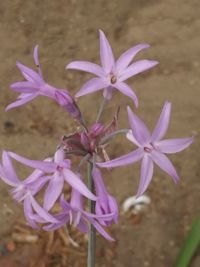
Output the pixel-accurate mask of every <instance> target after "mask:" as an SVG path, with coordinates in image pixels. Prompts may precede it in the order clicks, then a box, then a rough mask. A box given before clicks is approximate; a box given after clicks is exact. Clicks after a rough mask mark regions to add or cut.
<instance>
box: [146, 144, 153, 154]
mask: <svg viewBox="0 0 200 267" xmlns="http://www.w3.org/2000/svg"><path fill="white" fill-rule="evenodd" d="M144 151H145V152H147V153H150V152H151V151H152V149H151V148H149V147H146V146H145V147H144Z"/></svg>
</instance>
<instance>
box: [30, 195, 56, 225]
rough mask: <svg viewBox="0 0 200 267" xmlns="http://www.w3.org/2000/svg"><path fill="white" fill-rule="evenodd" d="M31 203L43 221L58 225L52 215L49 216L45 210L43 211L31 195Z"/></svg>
mask: <svg viewBox="0 0 200 267" xmlns="http://www.w3.org/2000/svg"><path fill="white" fill-rule="evenodd" d="M30 201H31V205H32V207H33V209H34V210H35V212H36V213H37V214H38V215H39V216H40V217H41V218H43V219H45V220H46V222H52V223H57V222H58V220H57V219H55V218H54V216H52V215H51V214H49V213H48V212H47V211H46V210H45V209H43V208H42V207H41V206H40V205H39V204H38V203H37V201H36V200H35V199H34V197H32V196H31V195H30Z"/></svg>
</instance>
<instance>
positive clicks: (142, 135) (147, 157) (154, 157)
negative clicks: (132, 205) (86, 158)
mask: <svg viewBox="0 0 200 267" xmlns="http://www.w3.org/2000/svg"><path fill="white" fill-rule="evenodd" d="M170 113H171V103H169V102H166V103H165V104H164V106H163V109H162V112H161V115H160V118H159V120H158V122H157V125H156V127H155V129H154V131H153V133H152V134H150V132H149V130H148V129H147V127H146V125H145V124H144V122H143V121H142V120H140V119H139V118H138V117H137V116H136V115H135V114H134V113H133V112H132V111H131V109H130V108H129V107H128V117H129V123H130V126H131V130H130V131H129V132H128V134H127V138H128V139H129V140H130V141H131V142H132V143H134V144H135V145H136V146H138V149H136V150H134V151H133V152H130V153H129V154H127V155H124V156H122V157H119V158H117V159H114V160H111V161H108V162H104V163H99V164H98V166H100V167H106V168H108V167H117V166H126V165H128V164H131V163H134V162H137V161H139V160H141V159H142V164H141V178H140V184H139V189H138V192H137V196H140V195H142V194H143V193H144V192H145V191H146V189H147V187H148V185H149V183H150V181H151V179H152V175H153V166H154V165H153V163H155V164H156V165H158V166H159V167H160V168H161V169H162V170H164V171H165V172H166V173H168V174H169V175H170V176H171V177H172V178H173V180H174V182H175V183H177V182H178V180H179V177H178V174H177V172H176V170H175V168H174V166H173V165H172V163H171V161H170V160H169V159H168V158H167V157H166V156H165V153H166V154H173V153H176V152H179V151H182V150H183V149H185V148H186V147H188V146H189V145H190V144H191V143H192V142H193V138H179V139H165V140H161V139H162V138H163V136H164V135H165V133H166V131H167V129H168V124H169V119H170Z"/></svg>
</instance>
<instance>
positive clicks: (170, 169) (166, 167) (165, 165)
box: [151, 150, 179, 183]
mask: <svg viewBox="0 0 200 267" xmlns="http://www.w3.org/2000/svg"><path fill="white" fill-rule="evenodd" d="M151 156H152V159H153V161H154V162H155V163H156V164H157V165H158V166H159V167H160V168H161V169H162V170H163V171H165V172H166V173H168V174H169V175H170V176H171V177H172V178H173V180H174V182H175V183H177V182H178V181H179V177H178V174H177V172H176V170H175V168H174V166H173V165H172V163H171V161H170V160H169V159H168V158H167V157H166V156H165V155H164V154H162V153H160V152H157V151H155V150H153V151H152V152H151Z"/></svg>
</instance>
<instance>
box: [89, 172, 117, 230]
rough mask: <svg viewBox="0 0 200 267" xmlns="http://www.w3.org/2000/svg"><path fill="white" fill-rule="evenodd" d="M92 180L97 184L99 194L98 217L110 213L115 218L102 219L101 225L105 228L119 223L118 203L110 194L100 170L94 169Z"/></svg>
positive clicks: (100, 220)
mask: <svg viewBox="0 0 200 267" xmlns="http://www.w3.org/2000/svg"><path fill="white" fill-rule="evenodd" d="M92 178H93V181H94V184H95V190H96V194H97V201H96V205H95V212H96V215H98V216H102V215H106V214H110V213H112V214H113V217H111V218H108V219H107V218H105V219H102V218H101V217H100V218H99V219H98V221H99V222H100V223H101V225H104V226H108V225H110V224H111V223H112V221H114V222H115V223H118V217H119V210H118V205H117V201H116V199H115V198H114V197H113V196H111V195H110V194H108V192H107V190H106V187H105V185H104V182H103V178H102V176H101V172H100V170H99V169H97V168H93V170H92Z"/></svg>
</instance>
